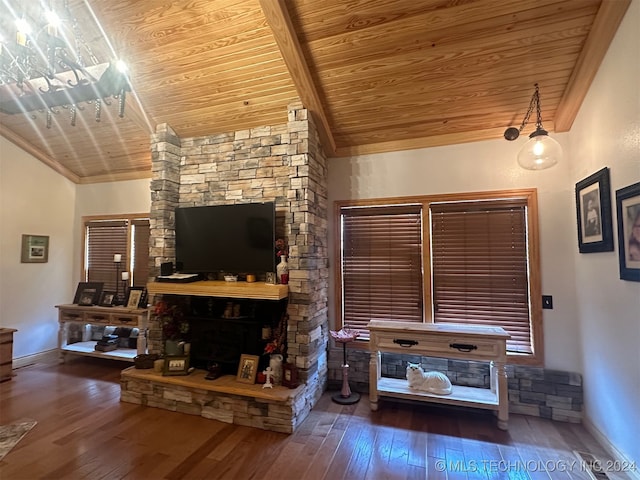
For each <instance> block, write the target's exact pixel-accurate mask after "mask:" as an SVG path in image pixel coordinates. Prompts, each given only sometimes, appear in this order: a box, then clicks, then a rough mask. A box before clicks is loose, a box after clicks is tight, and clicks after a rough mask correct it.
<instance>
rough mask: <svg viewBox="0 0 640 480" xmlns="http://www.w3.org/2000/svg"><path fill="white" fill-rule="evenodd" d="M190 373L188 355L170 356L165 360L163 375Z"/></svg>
mask: <svg viewBox="0 0 640 480" xmlns="http://www.w3.org/2000/svg"><path fill="white" fill-rule="evenodd" d="M188 373H189V356H188V355H175V356H174V355H170V356H168V357H165V359H164V370H163V371H162V375H187V374H188Z"/></svg>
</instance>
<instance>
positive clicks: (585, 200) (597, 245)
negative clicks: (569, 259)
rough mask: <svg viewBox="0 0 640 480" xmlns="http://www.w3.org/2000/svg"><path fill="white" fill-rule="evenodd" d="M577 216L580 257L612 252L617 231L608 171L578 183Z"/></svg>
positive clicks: (598, 172)
mask: <svg viewBox="0 0 640 480" xmlns="http://www.w3.org/2000/svg"><path fill="white" fill-rule="evenodd" d="M576 215H577V221H578V222H577V223H578V249H579V250H580V253H594V252H612V251H613V227H612V221H611V216H612V215H611V187H610V183H609V168H608V167H604V168H603V169H602V170H599V171H597V172H596V173H594V174H593V175H590V176H589V177H587V178H585V179H584V180H581V181H580V182H578V183H576Z"/></svg>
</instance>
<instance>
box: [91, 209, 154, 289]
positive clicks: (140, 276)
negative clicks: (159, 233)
mask: <svg viewBox="0 0 640 480" xmlns="http://www.w3.org/2000/svg"><path fill="white" fill-rule="evenodd" d="M83 224H84V261H83V265H84V275H83V278H84V279H85V281H87V282H103V283H104V289H105V290H116V275H117V272H116V265H115V263H114V255H116V254H118V255H121V263H120V271H121V272H122V271H125V272H129V274H130V275H129V280H128V281H127V282H126V284H127V286H130V285H138V286H143V285H146V283H147V281H148V278H149V218H148V216H143V215H121V216H109V217H91V218H84V219H83ZM117 281H121V278H118V279H117ZM121 285H122V284H121V283H120V285H119V286H118V287H120V286H121ZM118 289H119V288H118Z"/></svg>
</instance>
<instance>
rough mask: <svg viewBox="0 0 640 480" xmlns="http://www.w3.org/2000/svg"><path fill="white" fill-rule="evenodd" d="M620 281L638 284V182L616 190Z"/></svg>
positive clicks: (639, 223)
mask: <svg viewBox="0 0 640 480" xmlns="http://www.w3.org/2000/svg"><path fill="white" fill-rule="evenodd" d="M616 213H617V215H618V258H619V261H620V279H621V280H630V281H632V282H640V182H638V183H634V184H632V185H629V186H628V187H624V188H621V189H620V190H616Z"/></svg>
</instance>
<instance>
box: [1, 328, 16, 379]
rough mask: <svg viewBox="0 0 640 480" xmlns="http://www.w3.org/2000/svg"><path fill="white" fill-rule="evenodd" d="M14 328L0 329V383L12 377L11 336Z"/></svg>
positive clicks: (14, 330)
mask: <svg viewBox="0 0 640 480" xmlns="http://www.w3.org/2000/svg"><path fill="white" fill-rule="evenodd" d="M17 331H18V330H16V329H15V328H4V327H0V382H6V381H7V380H11V377H12V376H13V334H14V333H15V332H17Z"/></svg>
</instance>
